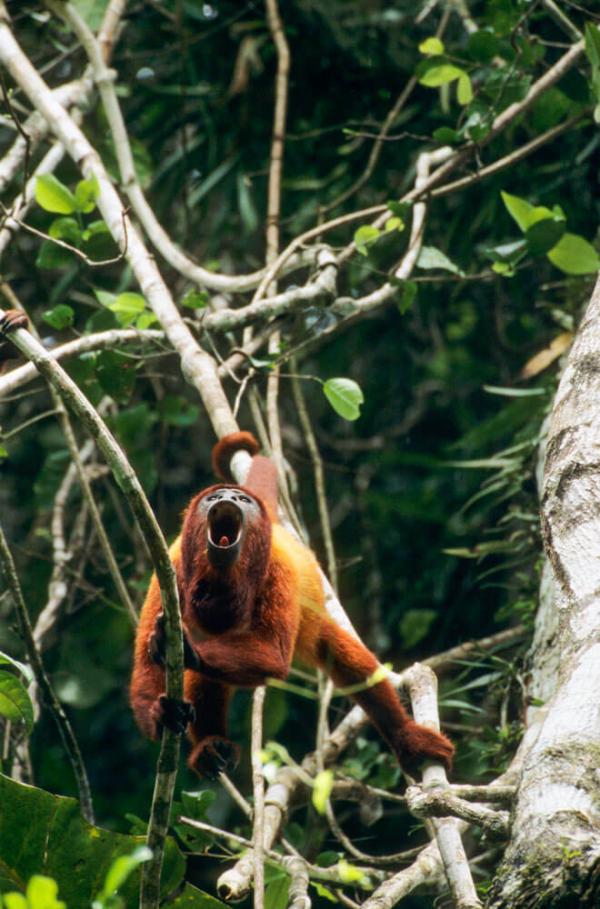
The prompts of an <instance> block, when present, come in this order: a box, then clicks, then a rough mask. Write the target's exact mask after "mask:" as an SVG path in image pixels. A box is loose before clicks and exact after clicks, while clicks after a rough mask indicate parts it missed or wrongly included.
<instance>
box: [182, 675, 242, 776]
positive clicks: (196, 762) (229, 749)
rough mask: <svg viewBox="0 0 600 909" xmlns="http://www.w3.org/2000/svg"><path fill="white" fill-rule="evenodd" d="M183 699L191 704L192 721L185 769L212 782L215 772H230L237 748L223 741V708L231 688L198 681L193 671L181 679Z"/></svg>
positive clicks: (198, 678)
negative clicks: (183, 686) (183, 689)
mask: <svg viewBox="0 0 600 909" xmlns="http://www.w3.org/2000/svg"><path fill="white" fill-rule="evenodd" d="M184 684H185V698H186V700H187V701H191V703H192V704H193V705H194V713H195V718H194V720H193V721H192V723H190V726H189V728H188V735H189V738H190V741H191V742H192V745H193V748H192V751H191V754H190V756H189V758H188V766H189V767H190V769H191V770H193V771H194V772H195V773H197V774H198V775H199V776H203V777H206V779H209V780H215V779H217V777H218V776H219V773H223V772H225V773H228V772H229V771H230V770H234V769H235V768H236V767H237V765H238V761H239V759H240V749H239V747H238V746H237V745H236V744H235V743H234V742H231V741H230V740H229V739H228V738H227V707H228V705H229V700H230V698H231V688H230V687H229V686H228V685H223V684H221V683H220V682H212V681H209V680H208V679H205V678H202V676H200V675H198V674H197V673H195V672H186V673H185V677H184Z"/></svg>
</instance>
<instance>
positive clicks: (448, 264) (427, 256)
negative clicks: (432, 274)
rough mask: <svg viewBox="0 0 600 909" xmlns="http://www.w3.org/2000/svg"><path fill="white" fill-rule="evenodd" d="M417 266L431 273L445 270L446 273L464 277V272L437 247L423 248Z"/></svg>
mask: <svg viewBox="0 0 600 909" xmlns="http://www.w3.org/2000/svg"><path fill="white" fill-rule="evenodd" d="M417 266H418V267H419V268H422V269H423V270H424V271H430V270H431V269H433V268H443V269H444V271H451V272H452V273H453V274H455V275H464V271H463V270H462V269H461V268H459V266H458V265H456V264H455V263H454V262H452V260H451V259H449V258H448V256H447V255H446V254H445V253H443V252H442V251H441V249H437V248H436V247H435V246H423V247H422V248H421V252H420V253H419V258H418V259H417Z"/></svg>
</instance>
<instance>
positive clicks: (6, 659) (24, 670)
mask: <svg viewBox="0 0 600 909" xmlns="http://www.w3.org/2000/svg"><path fill="white" fill-rule="evenodd" d="M2 664H4V665H5V666H12V667H13V668H14V669H16V670H17V671H18V672H20V673H21V674H22V675H24V676H25V678H26V679H27V682H28V683H29V682H33V679H34V675H33V670H32V668H31V666H28V665H27V663H21V661H20V660H15V658H14V657H11V656H9V655H8V654H7V653H4V652H3V651H2V650H0V665H2Z"/></svg>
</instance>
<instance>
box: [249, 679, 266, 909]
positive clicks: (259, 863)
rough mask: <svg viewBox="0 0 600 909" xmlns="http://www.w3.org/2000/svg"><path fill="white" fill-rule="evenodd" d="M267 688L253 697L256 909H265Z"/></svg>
mask: <svg viewBox="0 0 600 909" xmlns="http://www.w3.org/2000/svg"><path fill="white" fill-rule="evenodd" d="M265 693H266V688H265V686H264V685H261V686H260V687H258V688H256V689H255V691H254V695H253V697H252V744H251V752H252V788H253V791H254V813H253V825H252V853H253V856H254V909H264V905H265V864H264V843H263V839H264V829H265V781H264V777H263V772H262V761H261V751H262V745H263V742H262V730H263V708H264V703H265Z"/></svg>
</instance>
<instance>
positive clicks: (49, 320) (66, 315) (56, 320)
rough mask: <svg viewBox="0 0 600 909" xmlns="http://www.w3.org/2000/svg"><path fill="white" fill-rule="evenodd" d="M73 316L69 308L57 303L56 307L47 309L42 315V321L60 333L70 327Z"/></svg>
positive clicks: (64, 304)
mask: <svg viewBox="0 0 600 909" xmlns="http://www.w3.org/2000/svg"><path fill="white" fill-rule="evenodd" d="M74 316H75V313H74V311H73V309H72V308H71V307H70V306H67V304H66V303H59V304H58V306H54V307H53V308H52V309H47V310H46V312H45V313H44V314H43V316H42V319H43V320H44V322H46V324H47V325H51V326H52V328H56V329H57V331H61V330H62V329H63V328H70V327H71V325H72V324H73V319H74Z"/></svg>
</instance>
